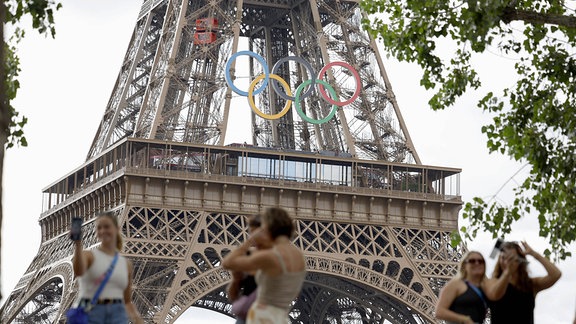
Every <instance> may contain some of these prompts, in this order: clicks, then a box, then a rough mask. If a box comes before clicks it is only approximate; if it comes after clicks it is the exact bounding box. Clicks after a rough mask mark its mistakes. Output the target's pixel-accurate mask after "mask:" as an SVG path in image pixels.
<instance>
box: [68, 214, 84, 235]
mask: <svg viewBox="0 0 576 324" xmlns="http://www.w3.org/2000/svg"><path fill="white" fill-rule="evenodd" d="M70 239H71V240H72V241H80V240H81V239H82V218H80V217H73V218H72V226H70Z"/></svg>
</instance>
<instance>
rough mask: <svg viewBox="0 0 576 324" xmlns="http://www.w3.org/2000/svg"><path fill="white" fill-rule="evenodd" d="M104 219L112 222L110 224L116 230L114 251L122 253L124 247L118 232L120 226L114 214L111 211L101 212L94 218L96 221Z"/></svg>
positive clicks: (120, 234) (120, 233)
mask: <svg viewBox="0 0 576 324" xmlns="http://www.w3.org/2000/svg"><path fill="white" fill-rule="evenodd" d="M103 217H106V218H108V219H110V220H111V221H112V224H113V225H114V227H116V229H117V230H118V234H117V235H116V249H118V251H122V246H123V245H124V244H123V243H124V242H123V239H122V232H121V231H120V225H119V224H118V218H117V217H116V216H114V213H113V212H111V211H107V212H103V213H101V214H99V215H98V216H97V217H96V220H98V219H100V218H103Z"/></svg>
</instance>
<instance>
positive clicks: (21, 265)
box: [0, 0, 576, 324]
mask: <svg viewBox="0 0 576 324" xmlns="http://www.w3.org/2000/svg"><path fill="white" fill-rule="evenodd" d="M62 3H63V8H62V9H61V10H60V11H59V12H57V14H56V28H57V32H56V39H55V40H54V39H45V38H44V37H40V36H37V35H35V33H34V32H28V34H27V36H26V39H25V40H24V41H23V42H22V44H21V46H20V51H19V56H20V59H21V67H22V73H21V76H20V78H19V79H20V82H21V89H20V91H19V93H18V98H17V100H15V102H14V105H15V106H16V108H17V110H18V111H20V112H21V113H22V114H24V115H26V116H27V117H28V118H29V122H28V125H26V128H25V133H26V138H27V139H28V143H29V146H28V147H26V148H13V149H10V150H8V152H7V153H6V159H5V165H4V208H5V209H4V223H3V228H2V229H3V232H2V238H3V242H2V278H1V279H2V295H3V296H5V297H7V296H8V294H9V293H10V291H11V290H12V289H13V288H14V286H15V285H16V283H17V282H18V280H19V279H20V278H21V276H22V275H23V274H24V271H25V270H26V269H27V267H28V266H29V265H30V262H31V261H32V259H33V258H34V256H35V255H36V253H37V251H38V247H39V245H40V227H39V225H38V217H39V215H40V212H41V207H42V196H41V190H42V189H43V188H45V187H46V186H48V185H49V184H51V183H52V182H54V181H56V180H57V179H59V178H60V177H62V176H64V175H65V174H67V173H68V172H70V171H71V170H73V169H74V168H76V167H78V166H80V165H81V164H82V163H84V161H85V159H86V154H87V152H88V149H89V147H90V145H91V143H92V139H93V137H94V135H95V133H96V130H97V127H98V124H99V122H100V120H101V117H102V115H103V113H104V109H105V107H106V104H107V102H108V99H109V96H110V93H111V91H112V87H113V86H114V83H115V81H116V77H117V75H118V72H119V70H120V65H121V64H122V60H123V58H124V54H125V51H126V48H127V46H128V43H129V40H130V37H131V34H132V30H133V28H134V26H135V23H136V19H137V15H138V12H139V9H140V5H141V3H142V1H141V0H122V1H118V0H84V1H72V0H64V1H62ZM491 51H492V52H494V53H496V50H495V49H492V50H491ZM477 62H478V63H480V64H482V67H483V68H482V69H481V70H480V75H481V77H482V78H483V80H484V85H485V86H484V88H483V90H482V92H477V93H470V94H467V95H466V96H465V97H464V98H462V100H460V101H458V102H457V104H456V106H455V107H453V108H451V109H449V110H447V111H442V112H433V111H431V110H430V109H429V108H427V105H426V102H427V100H428V98H429V96H430V95H429V94H427V93H426V92H425V91H424V90H423V89H422V88H420V87H419V78H420V72H419V69H418V68H417V67H416V66H410V65H407V64H400V63H398V62H394V61H391V60H386V61H385V66H386V69H387V72H388V76H389V78H390V81H391V82H392V87H393V90H394V92H395V94H396V97H397V100H398V103H399V105H400V109H401V110H402V113H403V116H404V118H405V121H406V123H407V126H408V129H409V132H410V135H411V136H412V140H413V142H414V144H415V146H416V150H417V151H418V154H419V155H420V158H421V160H422V161H423V163H424V164H427V165H436V166H447V167H456V168H461V169H462V174H461V180H460V181H461V186H460V187H461V194H462V197H463V199H464V200H470V199H471V198H472V197H474V196H480V197H484V198H489V197H492V196H494V195H495V194H496V193H498V196H497V197H496V198H495V199H497V200H498V201H500V202H502V203H504V204H506V203H510V202H512V200H513V196H512V188H513V187H514V186H516V185H517V184H518V183H519V182H521V181H522V179H523V174H525V171H526V170H523V171H521V172H520V173H519V174H518V175H517V176H515V177H512V176H513V175H514V174H515V173H516V172H517V171H518V170H519V169H520V168H521V167H522V165H521V164H519V163H516V162H512V161H510V160H509V159H508V158H506V157H502V156H498V155H489V154H488V150H487V149H486V144H485V143H486V139H485V137H484V135H482V134H481V132H480V127H481V126H482V125H484V124H486V123H488V122H489V121H490V116H488V115H486V114H484V113H482V112H481V111H480V110H479V109H477V108H476V107H475V105H476V101H477V100H478V99H479V98H480V97H481V95H482V93H484V92H485V91H489V90H498V89H501V88H502V87H504V86H510V85H511V84H513V82H514V74H513V70H512V65H513V64H514V63H515V60H514V58H511V57H501V56H499V55H495V54H490V53H489V54H486V55H483V56H481V57H478V58H477ZM249 111H250V108H249V107H248V106H245V107H244V108H239V109H233V111H231V114H232V115H231V117H230V118H231V120H236V119H234V118H235V117H238V118H240V117H239V116H240V115H241V116H248V115H249ZM235 114H238V115H236V116H235ZM229 125H230V124H229ZM243 127H249V124H248V126H247V125H246V124H243ZM248 131H249V129H248V128H246V129H242V130H239V131H236V132H233V133H234V134H235V136H236V137H235V138H232V137H229V138H227V139H226V142H227V143H231V142H239V141H241V142H243V141H247V142H250V138H249V136H248ZM230 133H231V132H229V133H228V134H229V135H230ZM509 179H510V181H508V180H509ZM502 187H503V188H502ZM500 188H502V190H500V191H499V189H500ZM507 239H510V240H527V241H528V242H529V243H530V244H531V245H532V246H533V248H534V249H535V250H537V251H539V252H542V251H543V250H544V249H545V248H546V247H547V245H546V243H545V241H544V240H543V239H540V238H539V237H538V227H537V220H536V217H535V216H534V215H527V216H526V218H525V219H524V220H523V221H522V222H521V223H520V224H518V225H517V226H516V227H515V230H514V233H513V234H512V235H510V236H509V237H507ZM493 244H494V241H493V240H492V239H491V238H489V237H488V236H483V237H481V238H479V239H477V240H475V241H474V242H470V243H469V244H468V248H469V249H475V250H479V251H480V252H482V253H483V254H484V255H485V256H486V257H488V254H489V253H490V251H491V250H492V246H493ZM573 250H574V249H573ZM489 261H490V260H489ZM532 261H533V262H531V264H530V269H531V274H532V275H533V276H538V275H543V274H545V271H544V269H543V268H542V267H541V266H540V265H539V264H538V263H537V262H535V261H534V260H532ZM493 266H494V263H493V261H490V262H489V263H488V265H487V271H488V274H490V273H491V271H492V269H493ZM559 267H560V268H561V269H562V271H563V276H562V278H561V279H560V281H559V282H558V283H556V285H555V286H554V287H552V288H550V289H548V290H546V291H543V292H541V293H539V294H538V296H537V299H536V311H535V314H536V323H571V321H572V319H573V316H574V312H575V307H576V305H575V301H576V272H575V271H574V270H575V269H576V261H575V260H574V259H572V260H568V261H563V262H560V263H559ZM3 302H4V300H2V301H1V302H0V303H3ZM192 319H194V320H193V322H194V323H212V324H217V323H233V320H232V319H230V318H228V317H225V316H222V315H220V314H217V313H215V312H209V311H205V310H192V309H191V310H188V311H187V312H186V313H185V315H184V316H182V317H181V318H180V319H179V320H178V321H177V322H176V323H179V324H182V323H192Z"/></svg>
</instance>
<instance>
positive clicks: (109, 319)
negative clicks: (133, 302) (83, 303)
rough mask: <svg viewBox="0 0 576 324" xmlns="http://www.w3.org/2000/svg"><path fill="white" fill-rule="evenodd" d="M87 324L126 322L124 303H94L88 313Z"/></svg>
mask: <svg viewBox="0 0 576 324" xmlns="http://www.w3.org/2000/svg"><path fill="white" fill-rule="evenodd" d="M88 324H128V315H127V314H126V307H124V303H119V304H106V305H94V308H92V310H91V311H90V313H89V315H88Z"/></svg>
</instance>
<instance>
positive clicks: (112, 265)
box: [90, 252, 118, 305]
mask: <svg viewBox="0 0 576 324" xmlns="http://www.w3.org/2000/svg"><path fill="white" fill-rule="evenodd" d="M117 261H118V252H116V254H114V259H112V263H111V264H110V266H109V267H108V270H106V276H105V277H104V279H103V280H102V282H101V283H100V286H98V290H96V293H95V294H94V297H92V301H91V302H90V304H92V305H95V304H96V302H97V301H98V297H100V294H101V293H102V290H104V286H105V285H106V283H107V282H108V279H110V276H111V275H112V271H114V266H115V265H116V262H117Z"/></svg>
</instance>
